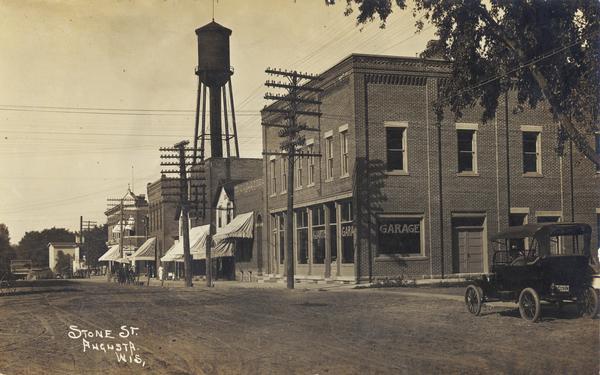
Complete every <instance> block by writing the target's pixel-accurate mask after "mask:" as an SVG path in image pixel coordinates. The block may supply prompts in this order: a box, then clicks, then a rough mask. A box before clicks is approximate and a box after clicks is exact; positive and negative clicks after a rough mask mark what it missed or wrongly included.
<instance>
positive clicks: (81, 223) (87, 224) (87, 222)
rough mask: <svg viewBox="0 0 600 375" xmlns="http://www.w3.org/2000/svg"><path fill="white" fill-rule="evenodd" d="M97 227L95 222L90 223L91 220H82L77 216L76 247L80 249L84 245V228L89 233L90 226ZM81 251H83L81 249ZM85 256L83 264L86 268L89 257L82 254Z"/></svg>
mask: <svg viewBox="0 0 600 375" xmlns="http://www.w3.org/2000/svg"><path fill="white" fill-rule="evenodd" d="M97 225H98V223H97V222H95V221H92V220H83V216H79V243H78V245H79V246H80V247H82V245H83V244H84V243H85V237H84V235H83V233H84V226H85V227H86V229H85V231H88V232H89V231H90V229H91V228H92V226H94V227H96V226H97ZM81 250H82V251H83V249H81ZM82 255H85V263H86V266H88V267H89V263H88V262H89V256H88V254H82Z"/></svg>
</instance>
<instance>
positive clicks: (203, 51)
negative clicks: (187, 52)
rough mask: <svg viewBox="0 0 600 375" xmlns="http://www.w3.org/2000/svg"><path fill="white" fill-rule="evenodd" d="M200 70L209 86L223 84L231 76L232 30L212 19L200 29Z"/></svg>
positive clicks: (202, 79)
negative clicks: (230, 51) (230, 44)
mask: <svg viewBox="0 0 600 375" xmlns="http://www.w3.org/2000/svg"><path fill="white" fill-rule="evenodd" d="M196 35H197V36H198V71H197V72H196V74H198V76H199V77H200V80H201V81H202V83H204V84H205V85H206V86H208V87H219V86H223V85H224V84H226V83H227V81H228V80H229V77H230V76H231V74H232V73H231V68H230V64H229V36H230V35H231V30H230V29H228V28H226V27H224V26H222V25H219V24H218V23H216V22H215V21H212V22H210V23H208V24H206V25H204V26H202V27H200V28H198V29H196Z"/></svg>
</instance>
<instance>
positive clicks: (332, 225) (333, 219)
mask: <svg viewBox="0 0 600 375" xmlns="http://www.w3.org/2000/svg"><path fill="white" fill-rule="evenodd" d="M336 224H337V215H336V212H335V206H333V205H332V206H331V207H330V208H329V230H330V231H331V236H330V237H329V243H330V247H331V261H332V262H335V261H336V260H337V225H336Z"/></svg>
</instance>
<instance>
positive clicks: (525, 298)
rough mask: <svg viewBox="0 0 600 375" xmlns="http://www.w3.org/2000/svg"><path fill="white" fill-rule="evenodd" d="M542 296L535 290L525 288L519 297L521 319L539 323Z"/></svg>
mask: <svg viewBox="0 0 600 375" xmlns="http://www.w3.org/2000/svg"><path fill="white" fill-rule="evenodd" d="M541 311H542V309H541V305H540V296H539V295H538V293H537V292H536V291H535V289H533V288H525V289H523V290H522V291H521V294H520V295H519V313H521V318H523V319H525V320H527V321H530V322H532V323H533V322H537V321H538V320H539V319H540V315H541Z"/></svg>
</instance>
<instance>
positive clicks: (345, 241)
mask: <svg viewBox="0 0 600 375" xmlns="http://www.w3.org/2000/svg"><path fill="white" fill-rule="evenodd" d="M340 208H341V211H342V217H341V218H340V219H341V220H340V227H341V233H340V235H341V237H342V263H354V223H353V221H354V217H353V216H352V202H351V201H346V202H342V203H341V207H340Z"/></svg>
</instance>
